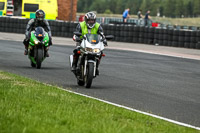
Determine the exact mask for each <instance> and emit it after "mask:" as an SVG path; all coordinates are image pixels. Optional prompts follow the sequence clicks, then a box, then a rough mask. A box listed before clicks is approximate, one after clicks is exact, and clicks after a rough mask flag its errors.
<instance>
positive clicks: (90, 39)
mask: <svg viewBox="0 0 200 133" xmlns="http://www.w3.org/2000/svg"><path fill="white" fill-rule="evenodd" d="M86 38H87V41H88V42H89V43H91V44H98V43H99V40H100V36H99V35H97V34H86Z"/></svg>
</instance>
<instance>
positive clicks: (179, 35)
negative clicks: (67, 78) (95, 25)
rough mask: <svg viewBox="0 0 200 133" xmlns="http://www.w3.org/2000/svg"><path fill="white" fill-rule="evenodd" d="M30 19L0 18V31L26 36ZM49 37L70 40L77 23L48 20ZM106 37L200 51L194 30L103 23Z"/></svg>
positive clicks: (199, 36)
mask: <svg viewBox="0 0 200 133" xmlns="http://www.w3.org/2000/svg"><path fill="white" fill-rule="evenodd" d="M28 21H29V19H19V18H9V17H0V32H11V33H22V34H24V33H25V29H26V25H27V23H28ZM49 24H50V27H51V30H52V35H53V36H59V37H70V38H72V36H73V32H74V31H75V29H76V26H77V24H78V22H65V21H49ZM102 27H103V29H104V33H105V35H114V36H115V38H114V39H113V41H118V42H132V43H141V44H149V45H155V44H156V45H161V46H172V47H184V48H193V49H200V30H199V29H198V28H197V27H181V26H176V27H175V26H171V27H170V26H168V27H156V28H155V27H144V26H137V25H129V24H102Z"/></svg>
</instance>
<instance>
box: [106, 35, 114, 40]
mask: <svg viewBox="0 0 200 133" xmlns="http://www.w3.org/2000/svg"><path fill="white" fill-rule="evenodd" d="M105 38H106V39H107V40H111V39H113V38H114V36H113V35H107V36H105Z"/></svg>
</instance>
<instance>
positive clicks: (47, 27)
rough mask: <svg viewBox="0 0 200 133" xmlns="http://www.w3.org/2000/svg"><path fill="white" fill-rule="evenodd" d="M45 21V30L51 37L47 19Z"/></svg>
mask: <svg viewBox="0 0 200 133" xmlns="http://www.w3.org/2000/svg"><path fill="white" fill-rule="evenodd" d="M44 23H45V31H46V32H48V34H49V36H50V37H51V28H50V26H49V22H48V21H47V20H44Z"/></svg>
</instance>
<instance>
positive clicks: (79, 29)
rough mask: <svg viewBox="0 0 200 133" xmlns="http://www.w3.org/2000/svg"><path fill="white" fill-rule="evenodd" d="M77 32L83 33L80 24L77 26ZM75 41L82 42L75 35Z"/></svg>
mask: <svg viewBox="0 0 200 133" xmlns="http://www.w3.org/2000/svg"><path fill="white" fill-rule="evenodd" d="M76 32H80V33H82V29H81V25H80V23H79V24H78V25H77V26H76ZM73 40H74V41H80V38H79V37H77V36H76V35H74V36H73Z"/></svg>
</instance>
